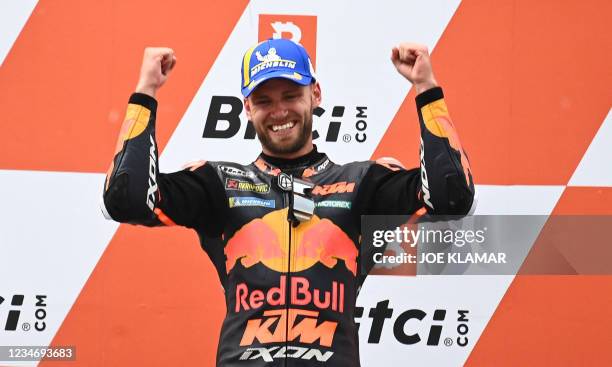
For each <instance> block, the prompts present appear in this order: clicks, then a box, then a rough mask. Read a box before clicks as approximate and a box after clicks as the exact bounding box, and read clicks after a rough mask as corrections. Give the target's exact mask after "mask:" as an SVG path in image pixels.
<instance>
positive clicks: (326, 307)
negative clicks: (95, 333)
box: [103, 39, 474, 367]
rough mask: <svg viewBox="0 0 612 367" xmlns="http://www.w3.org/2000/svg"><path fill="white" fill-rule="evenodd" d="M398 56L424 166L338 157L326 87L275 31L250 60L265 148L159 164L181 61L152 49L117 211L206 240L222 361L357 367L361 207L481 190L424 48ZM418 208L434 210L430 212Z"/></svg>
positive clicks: (404, 209) (458, 199)
mask: <svg viewBox="0 0 612 367" xmlns="http://www.w3.org/2000/svg"><path fill="white" fill-rule="evenodd" d="M391 60H392V62H393V64H394V65H395V67H396V68H397V70H398V72H399V73H400V74H401V75H403V76H404V77H406V78H407V79H408V80H409V81H410V82H412V84H413V86H414V87H415V88H416V91H417V94H418V96H417V98H416V102H417V108H418V114H419V119H420V126H421V145H422V146H421V167H420V169H419V168H415V169H412V170H405V169H403V168H402V167H400V165H399V162H397V161H394V160H386V161H382V162H371V161H367V162H353V163H349V164H345V165H337V164H335V163H333V162H332V161H331V160H330V159H329V158H328V157H327V156H326V155H325V154H324V153H321V152H319V151H317V149H316V147H315V146H314V145H313V142H312V120H313V117H312V116H313V109H314V108H316V107H317V106H319V104H320V103H321V86H320V84H319V81H318V80H316V79H315V77H314V75H313V73H312V66H311V64H310V58H309V57H308V54H307V53H306V51H305V49H304V48H303V47H302V46H301V45H298V44H295V43H293V42H291V41H289V40H283V39H271V40H267V41H264V42H262V43H259V44H258V45H256V46H254V47H252V48H250V49H249V50H248V51H247V52H246V53H245V55H244V57H243V59H242V63H241V65H242V85H241V87H242V94H243V96H244V107H245V111H246V114H247V117H248V118H249V120H251V121H252V123H253V126H254V127H255V130H256V132H257V136H258V138H259V140H260V142H261V146H262V153H261V154H260V156H259V157H258V158H257V159H256V160H255V162H253V163H252V164H249V165H246V166H245V165H240V164H236V163H231V162H204V161H202V162H200V163H198V164H195V165H192V166H191V167H189V168H187V169H185V170H183V171H180V172H175V173H170V174H160V173H159V172H158V168H157V167H158V164H157V148H156V143H155V111H156V106H157V102H156V100H155V99H154V97H155V94H156V92H157V90H158V89H159V88H160V87H161V86H162V85H163V84H164V82H165V81H166V80H167V78H168V75H169V73H170V71H171V70H172V69H173V67H174V65H175V63H176V58H175V56H174V53H173V51H172V50H171V49H168V48H147V49H146V50H145V54H144V59H143V63H142V69H141V75H140V80H139V83H138V86H137V88H136V93H134V94H133V95H132V96H131V98H130V104H129V105H128V110H127V116H126V119H125V123H124V126H123V127H122V132H121V134H120V137H119V141H118V143H117V153H116V155H115V158H114V160H113V162H112V164H111V168H110V170H109V173H108V176H107V179H106V182H105V188H104V198H103V204H104V205H103V211H104V213H105V215H106V216H107V217H108V218H112V219H114V220H116V221H120V222H128V223H133V224H142V225H146V226H159V225H175V224H176V225H182V226H186V227H189V228H193V229H194V230H196V231H197V233H198V234H199V236H200V239H201V242H202V247H203V248H204V249H205V250H206V252H207V253H208V255H209V256H210V258H211V259H212V261H213V263H214V264H215V267H216V269H217V272H218V275H219V278H220V280H221V283H222V284H223V287H224V290H225V297H226V305H227V315H226V317H225V321H224V323H223V327H222V330H221V337H220V342H219V348H218V354H217V365H218V366H224V367H225V366H319V365H327V366H359V353H358V345H359V343H358V337H357V328H356V325H355V323H354V316H355V314H354V312H355V301H356V298H357V294H358V291H359V288H360V286H361V284H362V282H363V280H364V278H365V274H363V272H361V271H360V270H359V269H360V265H361V262H362V261H367V259H366V258H365V257H366V254H361V253H360V251H359V239H360V234H361V231H360V217H361V215H364V214H411V213H415V212H417V211H420V212H424V210H426V211H427V212H429V213H435V214H466V213H467V212H468V211H469V209H470V206H471V204H472V200H473V196H474V186H473V182H472V177H471V172H470V168H469V163H468V160H467V157H466V156H465V154H464V152H463V149H462V148H461V144H460V143H459V139H458V137H457V134H456V133H455V131H454V129H453V125H452V123H451V122H450V118H449V116H448V112H447V110H446V105H445V103H444V99H443V95H442V90H441V89H440V88H439V87H438V86H437V83H436V80H435V79H434V76H433V73H432V69H431V63H430V60H429V55H428V52H427V49H426V47H424V46H420V45H415V44H409V43H404V44H401V45H399V46H397V47H395V48H393V50H392V53H391ZM423 208H425V209H424V210H423Z"/></svg>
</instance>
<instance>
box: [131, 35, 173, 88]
mask: <svg viewBox="0 0 612 367" xmlns="http://www.w3.org/2000/svg"><path fill="white" fill-rule="evenodd" d="M175 64H176V56H174V51H173V50H172V49H171V48H167V47H147V48H145V51H144V56H143V58H142V66H141V67H140V79H139V80H138V85H137V86H136V92H138V93H144V94H148V95H149V96H151V97H153V98H155V93H157V90H158V89H159V88H160V87H161V86H162V85H164V83H165V82H166V80H167V79H168V76H169V74H170V71H172V68H173V67H174V65H175Z"/></svg>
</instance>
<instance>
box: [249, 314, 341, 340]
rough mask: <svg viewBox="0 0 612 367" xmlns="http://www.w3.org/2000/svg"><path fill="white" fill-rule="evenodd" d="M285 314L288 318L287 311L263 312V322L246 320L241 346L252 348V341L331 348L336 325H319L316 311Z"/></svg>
mask: <svg viewBox="0 0 612 367" xmlns="http://www.w3.org/2000/svg"><path fill="white" fill-rule="evenodd" d="M288 313H289V316H287V310H286V309H281V310H269V311H265V312H264V314H263V316H264V317H263V318H261V319H251V320H249V321H248V323H247V326H246V329H245V330H244V334H243V335H242V339H241V340H240V345H241V346H245V345H252V344H253V343H254V342H255V341H257V342H258V343H260V344H268V343H281V342H285V341H290V342H291V341H295V340H297V341H299V342H300V343H306V344H313V343H314V342H316V341H317V340H318V341H319V344H320V345H322V346H325V347H331V345H332V342H333V341H334V333H335V332H336V327H337V326H338V323H337V322H335V321H323V322H322V323H320V324H319V323H318V316H319V312H318V311H308V310H299V309H292V308H290V309H289V312H288ZM298 320H299V321H298ZM271 328H272V329H271Z"/></svg>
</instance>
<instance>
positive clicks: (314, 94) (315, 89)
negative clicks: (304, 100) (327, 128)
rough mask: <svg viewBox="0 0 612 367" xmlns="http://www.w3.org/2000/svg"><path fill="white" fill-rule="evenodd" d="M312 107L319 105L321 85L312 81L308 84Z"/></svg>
mask: <svg viewBox="0 0 612 367" xmlns="http://www.w3.org/2000/svg"><path fill="white" fill-rule="evenodd" d="M310 92H311V100H312V107H319V105H320V104H321V85H319V82H314V84H311V85H310Z"/></svg>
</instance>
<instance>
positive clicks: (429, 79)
mask: <svg viewBox="0 0 612 367" xmlns="http://www.w3.org/2000/svg"><path fill="white" fill-rule="evenodd" d="M391 61H392V62H393V65H395V68H396V69H397V71H398V72H399V73H400V74H402V75H403V76H404V78H406V79H408V80H409V81H410V82H411V83H412V84H413V85H414V87H415V88H416V92H417V94H419V93H422V92H424V91H426V90H428V89H431V88H433V87H436V86H438V83H437V82H436V79H435V78H434V75H433V71H432V69H431V59H430V58H429V51H427V46H424V45H419V44H416V43H408V42H404V43H400V44H399V45H398V46H396V47H393V49H392V50H391Z"/></svg>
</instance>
